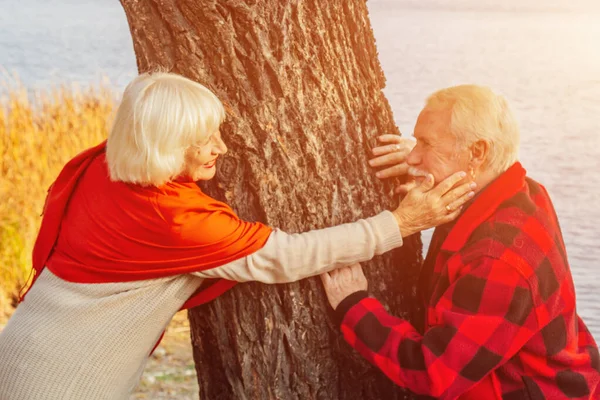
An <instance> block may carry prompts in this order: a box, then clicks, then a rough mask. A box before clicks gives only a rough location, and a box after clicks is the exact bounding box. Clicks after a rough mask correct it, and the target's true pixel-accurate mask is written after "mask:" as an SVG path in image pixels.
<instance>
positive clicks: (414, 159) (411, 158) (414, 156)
mask: <svg viewBox="0 0 600 400" xmlns="http://www.w3.org/2000/svg"><path fill="white" fill-rule="evenodd" d="M406 163H407V164H408V165H411V166H415V165H419V164H420V163H421V155H420V154H419V152H418V150H417V148H416V146H415V147H414V148H413V149H412V151H411V152H410V153H408V156H406Z"/></svg>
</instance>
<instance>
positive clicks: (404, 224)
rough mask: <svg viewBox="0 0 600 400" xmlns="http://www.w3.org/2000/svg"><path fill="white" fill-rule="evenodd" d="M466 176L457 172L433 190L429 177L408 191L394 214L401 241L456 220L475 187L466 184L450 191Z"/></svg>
mask: <svg viewBox="0 0 600 400" xmlns="http://www.w3.org/2000/svg"><path fill="white" fill-rule="evenodd" d="M466 175H467V174H466V173H465V172H457V173H455V174H453V175H450V176H449V177H448V178H446V179H444V180H443V181H442V182H441V183H440V184H439V185H437V186H436V187H434V179H433V175H431V174H430V175H428V176H427V177H426V178H425V180H424V181H423V182H422V183H421V184H420V185H419V186H416V187H415V188H413V189H411V190H410V191H409V192H408V193H407V194H406V196H405V197H404V198H403V199H402V201H401V202H400V205H399V206H398V208H397V209H396V210H394V212H393V213H394V216H395V217H396V220H397V221H398V226H399V227H400V233H401V234H402V236H403V237H407V236H410V235H412V234H414V233H417V232H420V231H422V230H425V229H429V228H433V227H435V226H438V225H442V224H445V223H446V222H450V221H452V220H453V219H454V218H456V217H457V216H458V215H459V214H460V211H461V209H462V205H463V204H465V203H466V202H467V201H468V200H469V199H471V198H472V197H473V196H474V195H475V192H474V191H473V189H475V187H476V184H475V183H474V182H467V183H464V184H462V185H460V186H458V187H454V186H455V185H456V184H457V183H459V182H460V181H461V180H462V179H464V177H465V176H466Z"/></svg>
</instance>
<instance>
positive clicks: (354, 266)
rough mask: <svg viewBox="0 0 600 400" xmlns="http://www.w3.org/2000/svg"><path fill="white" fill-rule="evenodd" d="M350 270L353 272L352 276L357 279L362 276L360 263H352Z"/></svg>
mask: <svg viewBox="0 0 600 400" xmlns="http://www.w3.org/2000/svg"><path fill="white" fill-rule="evenodd" d="M349 268H350V272H352V278H354V279H356V278H359V277H360V273H361V272H362V267H361V266H360V264H359V263H356V264H352V265H351V266H350V267H349Z"/></svg>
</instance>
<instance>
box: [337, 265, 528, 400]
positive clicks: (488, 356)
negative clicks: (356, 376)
mask: <svg viewBox="0 0 600 400" xmlns="http://www.w3.org/2000/svg"><path fill="white" fill-rule="evenodd" d="M465 269H466V270H468V271H469V272H467V273H465V274H464V275H463V276H461V277H460V278H458V279H457V280H456V281H455V282H454V283H453V284H452V285H450V286H449V287H448V289H447V290H446V291H445V292H444V294H443V295H442V297H441V298H440V300H439V301H438V303H437V305H436V307H435V309H434V314H435V318H436V319H437V321H435V326H433V327H431V328H429V329H427V330H426V332H425V334H424V335H421V334H420V333H418V332H417V331H416V330H415V328H414V327H413V326H412V325H411V324H410V323H409V322H407V321H405V320H402V319H400V318H396V317H393V316H391V315H389V314H388V313H387V311H386V310H385V309H384V307H383V305H382V304H381V303H380V302H379V301H377V300H376V299H374V298H372V297H365V296H355V300H354V304H348V303H341V304H340V305H342V308H340V307H338V309H336V313H338V314H339V318H340V319H341V321H342V323H341V330H342V333H343V335H344V338H345V339H346V341H347V342H348V343H349V344H350V345H351V346H352V347H354V348H355V349H356V350H357V351H358V352H360V354H362V355H363V356H364V357H365V358H366V359H367V360H368V361H369V362H371V363H372V364H374V365H375V366H376V367H377V368H379V369H380V370H381V371H383V372H384V373H385V374H386V375H387V376H388V377H389V378H390V379H392V380H393V381H394V382H395V383H396V384H398V385H399V386H402V387H405V388H407V389H409V390H411V391H413V392H414V393H416V394H419V395H426V396H433V397H435V398H440V399H455V398H457V397H458V396H460V395H461V394H463V393H465V392H466V391H468V390H469V389H470V388H471V387H473V386H474V385H475V384H476V383H478V382H480V381H481V380H482V379H483V378H484V377H486V376H487V375H488V374H490V373H491V372H492V371H494V370H495V369H496V368H498V367H499V366H501V365H502V364H503V363H505V362H506V361H507V360H509V359H510V358H511V357H512V356H513V355H515V353H516V352H517V351H518V350H519V349H520V348H521V347H522V346H523V345H524V344H525V343H526V342H527V341H528V340H529V339H530V338H531V337H532V336H533V334H535V333H536V331H537V330H538V322H537V318H536V314H535V308H534V306H533V299H532V295H531V294H532V291H531V288H530V286H529V283H528V281H527V280H526V279H525V278H524V277H523V276H522V275H521V274H520V273H519V272H518V271H516V270H515V268H513V267H511V266H510V265H507V264H506V263H504V262H502V261H500V260H495V259H492V258H487V257H486V258H484V259H483V260H479V261H477V262H475V263H473V264H471V265H467V266H466V268H465ZM340 314H341V315H340Z"/></svg>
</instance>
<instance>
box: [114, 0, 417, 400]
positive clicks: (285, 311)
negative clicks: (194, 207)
mask: <svg viewBox="0 0 600 400" xmlns="http://www.w3.org/2000/svg"><path fill="white" fill-rule="evenodd" d="M121 2H122V5H123V7H124V9H125V12H126V14H127V18H128V21H129V25H130V28H131V32H132V36H133V43H134V48H135V53H136V56H137V63H138V68H139V70H140V72H143V71H147V70H152V69H155V68H156V67H162V68H163V69H167V70H169V71H173V72H177V73H180V74H182V75H185V76H187V77H189V78H192V79H194V80H196V81H198V82H201V83H202V84H204V85H206V86H207V87H209V88H210V89H211V90H213V91H214V92H215V93H216V94H217V96H218V97H219V98H220V99H221V100H222V101H223V102H224V103H225V104H226V108H227V109H228V117H227V121H226V123H225V124H224V126H223V128H222V130H221V132H222V134H223V137H224V139H225V141H226V143H227V144H228V146H229V149H230V151H229V153H228V154H227V156H225V157H223V160H222V161H221V162H220V165H219V166H218V170H217V171H218V172H217V176H216V178H215V179H214V180H213V181H211V182H210V184H209V185H208V186H206V187H204V188H205V190H206V191H207V192H208V193H209V194H211V195H212V196H214V197H216V198H219V199H221V200H224V201H226V202H227V203H228V204H230V205H231V206H232V207H233V208H234V209H235V210H236V212H237V213H238V214H239V215H240V216H241V217H242V218H245V219H247V220H259V221H263V222H265V223H267V224H269V225H270V226H273V227H278V228H281V229H283V230H285V231H287V232H302V231H306V230H309V229H314V228H322V227H327V226H331V225H335V224H340V223H343V222H349V221H354V220H356V219H358V218H362V217H368V216H371V215H374V214H375V213H377V212H379V211H381V210H382V209H384V208H388V209H390V208H392V207H394V206H395V205H396V202H397V201H395V200H394V199H393V198H392V196H391V190H390V189H391V184H388V185H382V184H381V183H380V182H378V181H377V179H376V178H375V177H374V171H373V170H372V169H370V168H369V167H368V164H367V160H368V158H369V156H370V151H369V150H370V148H371V147H372V145H373V144H374V143H375V137H376V136H377V135H379V134H382V133H398V129H397V128H396V126H395V125H394V122H393V117H392V112H391V109H390V106H389V104H388V102H387V100H386V99H385V97H384V95H383V93H382V89H383V87H384V85H385V77H384V75H383V72H382V70H381V66H380V64H379V61H378V59H377V49H376V47H375V39H374V36H373V32H372V30H371V26H370V22H369V18H368V10H367V7H366V2H365V0H327V1H325V0H322V1H317V0H289V1H287V0H286V1H282V0H261V1H258V0H204V1H197V0H121ZM420 252H421V243H420V239H419V238H418V237H414V238H411V239H409V240H407V241H405V245H404V246H403V247H402V248H401V249H400V250H397V251H394V252H392V253H393V254H388V255H386V256H383V257H378V258H376V259H375V260H374V261H372V262H370V263H366V264H365V265H364V267H365V273H366V275H367V278H368V279H369V287H370V290H371V292H372V293H374V294H375V295H376V296H377V297H379V298H380V299H381V300H382V301H383V302H384V303H385V304H387V305H388V306H389V309H390V310H391V311H392V312H393V313H394V314H395V315H398V316H403V317H409V316H410V315H409V313H410V310H411V308H412V314H413V315H412V316H414V314H415V312H416V311H417V310H416V308H417V307H416V306H415V303H416V302H415V296H414V291H415V290H414V288H415V282H416V275H417V274H418V270H419V265H420V262H421V256H420ZM190 321H191V324H192V341H193V346H194V359H195V362H196V369H197V372H198V381H199V385H200V398H202V399H230V398H231V399H233V398H235V399H238V398H239V399H286V400H287V399H383V398H385V399H393V398H404V396H405V395H404V392H401V391H398V390H397V389H396V388H395V387H394V385H393V384H392V383H391V381H389V380H388V379H387V378H386V377H384V376H383V375H382V374H381V373H380V372H378V371H376V370H375V369H374V368H372V367H371V366H370V365H368V364H367V363H366V362H365V361H363V360H362V359H361V358H360V357H359V356H358V355H357V353H355V352H354V351H353V350H352V349H351V348H350V347H349V346H348V345H347V344H346V343H345V342H344V341H343V339H342V337H341V335H340V333H339V329H337V327H336V326H334V325H333V323H332V322H331V321H330V319H329V306H328V304H327V303H326V299H325V296H324V294H323V290H322V287H321V282H320V281H319V279H318V278H312V279H307V280H305V281H303V282H299V283H294V284H289V285H272V286H269V285H263V284H257V283H247V284H240V285H237V286H236V287H235V288H234V289H232V290H231V291H230V292H229V293H227V294H225V295H223V296H221V297H220V298H219V299H217V300H215V301H213V302H212V303H210V304H209V305H205V306H202V307H198V308H197V309H195V310H193V311H191V313H190Z"/></svg>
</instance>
